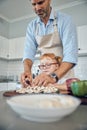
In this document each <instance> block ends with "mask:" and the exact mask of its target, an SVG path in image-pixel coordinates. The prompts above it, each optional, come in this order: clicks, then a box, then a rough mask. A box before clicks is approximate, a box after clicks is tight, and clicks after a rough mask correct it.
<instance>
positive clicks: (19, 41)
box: [9, 37, 25, 59]
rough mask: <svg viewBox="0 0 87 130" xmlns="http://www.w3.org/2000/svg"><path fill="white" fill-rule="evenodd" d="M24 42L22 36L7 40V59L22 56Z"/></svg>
mask: <svg viewBox="0 0 87 130" xmlns="http://www.w3.org/2000/svg"><path fill="white" fill-rule="evenodd" d="M24 42H25V38H24V37H21V38H14V39H10V40H9V59H18V58H22V57H23V50H24Z"/></svg>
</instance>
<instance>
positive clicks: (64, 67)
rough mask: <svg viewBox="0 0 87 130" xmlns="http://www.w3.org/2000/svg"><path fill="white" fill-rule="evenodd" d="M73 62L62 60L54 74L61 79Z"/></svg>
mask: <svg viewBox="0 0 87 130" xmlns="http://www.w3.org/2000/svg"><path fill="white" fill-rule="evenodd" d="M73 66H74V64H72V63H68V62H62V63H61V65H60V67H59V68H58V70H56V72H55V73H56V75H57V76H58V78H59V79H61V78H62V77H63V76H64V75H65V74H66V73H67V72H68V71H69V70H70V69H71V68H72V67H73Z"/></svg>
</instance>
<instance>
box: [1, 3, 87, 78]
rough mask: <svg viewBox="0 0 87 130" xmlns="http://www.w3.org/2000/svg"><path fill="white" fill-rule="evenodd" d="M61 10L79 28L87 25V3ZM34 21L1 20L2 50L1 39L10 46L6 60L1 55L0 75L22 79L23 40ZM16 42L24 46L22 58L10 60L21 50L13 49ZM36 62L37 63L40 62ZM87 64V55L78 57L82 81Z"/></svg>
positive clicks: (76, 71)
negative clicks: (15, 76)
mask: <svg viewBox="0 0 87 130" xmlns="http://www.w3.org/2000/svg"><path fill="white" fill-rule="evenodd" d="M59 10H60V11H61V12H64V13H67V14H70V15H71V16H72V17H73V20H74V22H75V24H76V26H77V27H79V26H83V25H87V17H86V15H85V12H87V3H86V4H79V5H77V6H72V7H70V8H69V7H68V8H64V9H59ZM32 19H33V17H30V18H27V19H24V20H19V21H15V22H11V23H10V22H8V21H5V20H3V19H2V20H0V48H1V46H2V43H3V40H1V39H4V43H5V44H6V46H9V48H8V47H6V48H7V49H6V50H5V52H4V53H3V55H4V58H3V56H2V54H1V53H0V75H18V79H19V78H20V74H21V73H22V72H23V63H22V56H23V43H24V40H23V39H25V34H26V28H27V25H28V22H29V21H31V20H32ZM14 41H16V42H15V43H20V47H21V45H22V52H21V57H17V58H10V56H11V55H12V53H11V54H10V51H12V52H14V53H15V54H16V53H17V52H18V49H19V48H20V47H19V46H18V49H16V51H15V48H14V47H15V46H14V47H13V48H12V49H11V47H12V46H13V43H14ZM22 41H23V43H22ZM21 43H22V44H21ZM85 44H87V43H85ZM7 50H8V51H7ZM35 62H36V63H37V62H38V60H37V61H35ZM86 64H87V54H85V55H80V56H79V57H78V65H77V66H76V67H75V74H76V77H79V78H80V79H87V67H86ZM34 71H35V70H34Z"/></svg>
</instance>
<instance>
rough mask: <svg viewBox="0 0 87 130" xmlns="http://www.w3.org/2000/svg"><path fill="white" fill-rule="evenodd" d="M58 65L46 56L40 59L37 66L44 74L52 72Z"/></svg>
mask: <svg viewBox="0 0 87 130" xmlns="http://www.w3.org/2000/svg"><path fill="white" fill-rule="evenodd" d="M58 67H59V65H58V63H57V61H56V60H55V59H51V58H47V57H46V58H43V59H42V60H41V61H40V66H39V68H40V69H41V71H42V72H43V73H46V74H52V73H54V72H55V71H56V70H57V69H58Z"/></svg>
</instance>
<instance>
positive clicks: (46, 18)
mask: <svg viewBox="0 0 87 130" xmlns="http://www.w3.org/2000/svg"><path fill="white" fill-rule="evenodd" d="M50 13H51V8H50V10H49V12H48V15H47V16H45V17H43V18H41V21H42V22H43V23H44V24H45V25H46V24H47V22H48V20H49V17H50Z"/></svg>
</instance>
